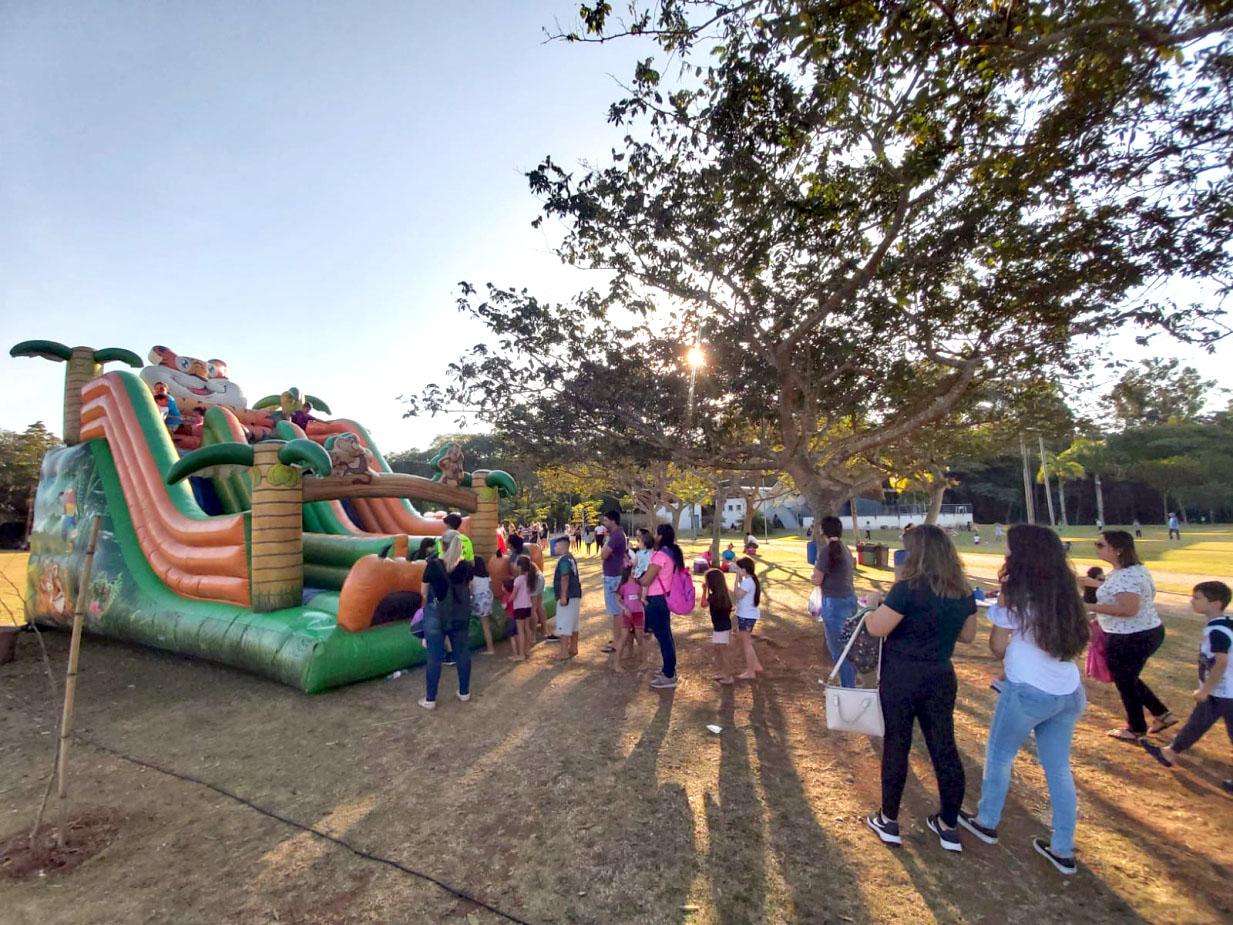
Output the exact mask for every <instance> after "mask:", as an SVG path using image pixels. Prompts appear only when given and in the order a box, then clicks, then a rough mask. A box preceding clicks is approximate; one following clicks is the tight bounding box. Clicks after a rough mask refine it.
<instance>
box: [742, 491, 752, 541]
mask: <svg viewBox="0 0 1233 925" xmlns="http://www.w3.org/2000/svg"><path fill="white" fill-rule="evenodd" d="M753 519H754V506H753V504H752V503H751V502H750V498H749V495H745V522H744V524H743V526H742V527H741V532H742V533H744V534H745V536H748V535H749V534H751V533H753Z"/></svg>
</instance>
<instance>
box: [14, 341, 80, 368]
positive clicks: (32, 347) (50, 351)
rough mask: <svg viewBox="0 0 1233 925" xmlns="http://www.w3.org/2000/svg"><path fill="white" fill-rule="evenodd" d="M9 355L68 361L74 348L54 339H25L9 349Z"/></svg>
mask: <svg viewBox="0 0 1233 925" xmlns="http://www.w3.org/2000/svg"><path fill="white" fill-rule="evenodd" d="M9 356H11V357H42V358H43V359H44V360H52V361H54V362H56V363H60V362H65V363H67V362H68V361H69V360H70V359H71V358H72V356H73V350H72V348H71V347H66V346H64V344H61V343H58V342H56V341H54V340H23V341H22V342H21V343H20V344H17V345H16V346H14V347H13V348H12V349H11V350H10V351H9Z"/></svg>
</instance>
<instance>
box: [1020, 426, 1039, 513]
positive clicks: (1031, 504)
mask: <svg viewBox="0 0 1233 925" xmlns="http://www.w3.org/2000/svg"><path fill="white" fill-rule="evenodd" d="M1019 453H1020V454H1021V455H1022V456H1023V505H1024V513H1025V514H1026V515H1027V522H1028V523H1030V524H1034V523H1036V499H1035V497H1034V496H1033V491H1032V461H1031V457H1030V456H1029V455H1028V448H1027V441H1026V440H1025V439H1024V438H1023V434H1020V435H1019Z"/></svg>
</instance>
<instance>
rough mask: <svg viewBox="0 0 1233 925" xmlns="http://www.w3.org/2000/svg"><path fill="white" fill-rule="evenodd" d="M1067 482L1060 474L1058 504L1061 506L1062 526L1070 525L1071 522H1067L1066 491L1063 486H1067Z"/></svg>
mask: <svg viewBox="0 0 1233 925" xmlns="http://www.w3.org/2000/svg"><path fill="white" fill-rule="evenodd" d="M1065 484H1066V480H1065V479H1063V478H1062V477H1061V475H1059V476H1058V477H1057V506H1058V507H1059V508H1061V514H1062V526H1063V527H1069V526H1070V524H1069V523H1067V522H1066V493H1065V491H1064V490H1063V486H1065Z"/></svg>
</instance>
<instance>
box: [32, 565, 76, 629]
mask: <svg viewBox="0 0 1233 925" xmlns="http://www.w3.org/2000/svg"><path fill="white" fill-rule="evenodd" d="M68 611H69V603H68V594H67V593H66V592H65V590H64V582H63V581H62V580H61V579H60V563H59V562H57V561H56V560H55V559H52V560H50V561H48V562H46V563H44V565H43V568H42V569H41V570H40V571H39V587H38V612H39V613H40V614H50V615H53V616H56V617H63V616H64V615H65V614H66V613H68Z"/></svg>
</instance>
